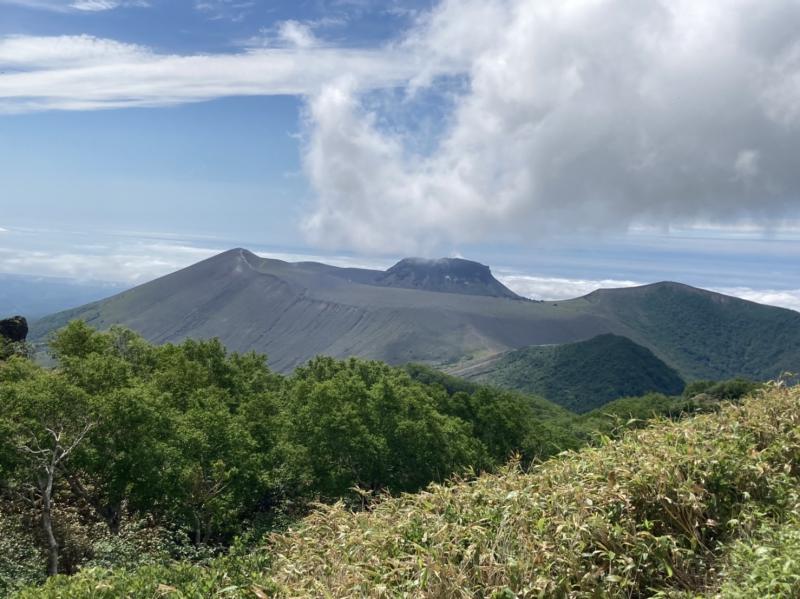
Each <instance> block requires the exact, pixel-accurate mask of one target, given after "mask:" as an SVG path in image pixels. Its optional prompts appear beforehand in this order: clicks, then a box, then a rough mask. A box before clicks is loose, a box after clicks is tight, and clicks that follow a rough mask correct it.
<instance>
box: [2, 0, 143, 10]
mask: <svg viewBox="0 0 800 599" xmlns="http://www.w3.org/2000/svg"><path fill="white" fill-rule="evenodd" d="M3 4H6V5H13V6H22V7H25V8H33V9H38V10H50V11H54V12H75V11H77V12H102V11H106V10H113V9H115V8H122V7H146V6H150V3H149V2H147V1H146V0H0V6H2V5H3Z"/></svg>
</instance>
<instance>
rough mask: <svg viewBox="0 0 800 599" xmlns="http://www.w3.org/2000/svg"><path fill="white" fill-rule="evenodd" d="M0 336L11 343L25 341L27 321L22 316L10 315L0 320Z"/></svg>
mask: <svg viewBox="0 0 800 599" xmlns="http://www.w3.org/2000/svg"><path fill="white" fill-rule="evenodd" d="M0 337H4V338H5V339H7V340H8V341H11V342H12V343H18V342H20V341H25V339H27V337H28V321H27V320H25V317H24V316H12V317H11V318H6V319H5V320H0Z"/></svg>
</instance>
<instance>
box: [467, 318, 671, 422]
mask: <svg viewBox="0 0 800 599" xmlns="http://www.w3.org/2000/svg"><path fill="white" fill-rule="evenodd" d="M454 374H458V371H455V372H454ZM462 374H463V375H465V376H466V378H468V379H470V380H476V381H481V382H485V383H489V384H493V385H497V386H498V387H505V388H508V389H514V390H517V391H523V392H526V393H533V394H537V395H541V396H543V397H545V398H547V399H549V400H550V401H552V402H554V403H556V404H558V405H560V406H562V407H565V408H567V409H569V410H572V411H574V412H578V413H583V412H588V411H590V410H593V409H595V408H599V407H600V406H603V405H605V404H607V403H608V402H610V401H612V400H615V399H618V398H620V397H636V396H640V395H644V394H645V393H650V392H656V393H663V394H665V395H677V394H680V393H681V392H682V391H683V388H684V382H683V380H682V379H681V377H680V376H679V375H678V373H677V372H676V371H675V370H674V369H672V368H670V367H669V366H667V365H666V364H665V363H664V362H663V361H661V360H659V359H658V358H657V357H656V356H655V355H654V354H653V352H651V351H650V350H649V349H647V348H646V347H642V346H641V345H638V344H636V343H634V342H633V341H631V340H630V339H627V338H626V337H620V336H618V335H612V334H604V335H598V336H597V337H594V338H592V339H589V340H587V341H579V342H577V343H566V344H563V345H555V346H545V347H528V348H524V349H520V350H516V351H512V352H509V353H507V354H505V355H503V356H502V357H500V358H499V359H497V360H495V361H491V362H487V363H485V364H484V365H483V367H481V368H473V369H472V370H469V371H467V372H462Z"/></svg>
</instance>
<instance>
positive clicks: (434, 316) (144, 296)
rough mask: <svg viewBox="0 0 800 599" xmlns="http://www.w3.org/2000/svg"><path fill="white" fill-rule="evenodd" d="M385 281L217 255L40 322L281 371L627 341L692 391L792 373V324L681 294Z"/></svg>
mask: <svg viewBox="0 0 800 599" xmlns="http://www.w3.org/2000/svg"><path fill="white" fill-rule="evenodd" d="M376 273H377V275H380V271H371V270H362V269H339V268H336V267H332V266H328V265H324V264H318V263H310V262H306V263H288V262H283V261H280V260H269V259H264V258H259V257H258V256H256V255H255V254H252V253H250V252H248V251H246V250H242V249H236V250H230V251H227V252H224V253H222V254H220V255H218V256H214V257H213V258H209V259H208V260H205V261H203V262H200V263H198V264H195V265H193V266H191V267H189V268H186V269H183V270H181V271H178V272H176V273H173V274H170V275H167V276H165V277H162V278H160V279H157V280H155V281H152V282H150V283H147V284H145V285H141V286H139V287H136V288H134V289H131V290H129V291H126V292H124V293H121V294H119V295H116V296H114V297H111V298H109V299H107V300H103V301H100V302H95V303H93V304H89V305H87V306H82V307H80V308H76V309H74V310H70V311H67V312H62V313H59V314H55V315H53V316H50V317H47V318H44V319H42V320H40V321H38V322H36V323H34V325H33V327H32V332H31V337H32V338H33V339H38V340H41V339H43V338H44V337H45V336H46V335H47V334H48V333H49V332H51V331H53V330H55V329H57V328H59V327H61V326H63V325H64V324H66V323H67V322H68V321H69V320H70V319H73V318H81V319H84V320H86V321H88V322H89V323H90V324H91V325H93V326H95V327H98V328H101V329H102V328H107V327H108V326H110V325H112V324H123V325H125V326H128V327H131V328H132V329H134V330H137V331H139V332H140V333H141V334H142V335H144V336H145V337H146V338H147V339H149V340H151V341H154V342H157V343H160V342H167V341H180V340H182V339H185V338H188V337H192V338H210V337H219V338H220V339H221V340H222V342H223V343H225V345H227V346H228V347H229V348H230V349H232V350H237V351H246V350H255V351H258V352H263V353H266V354H267V355H268V356H269V360H270V363H271V364H272V366H273V367H274V368H276V369H278V370H282V371H287V370H290V369H292V368H293V367H295V366H297V365H298V364H301V363H303V362H305V361H306V360H308V359H309V358H311V357H313V356H315V355H317V354H327V355H331V356H335V357H345V356H361V357H365V358H375V359H380V360H385V361H387V362H390V363H393V364H399V363H405V362H409V361H422V362H428V363H432V364H436V365H444V364H454V363H456V362H458V363H460V365H464V364H467V365H468V364H469V362H470V360H480V359H484V358H486V357H489V356H491V355H494V354H498V353H500V352H504V351H508V350H511V349H519V348H522V347H526V346H530V345H545V344H558V343H567V342H572V341H582V340H585V339H589V338H591V337H594V336H595V335H598V334H601V333H615V334H617V335H623V336H626V337H628V338H630V339H632V340H634V341H635V342H637V343H639V344H641V345H644V346H645V347H647V348H649V349H650V350H652V351H653V352H654V353H655V354H656V355H657V356H658V357H659V358H661V359H662V360H663V361H664V362H666V363H667V364H669V365H670V366H672V367H673V368H676V369H677V370H678V371H679V372H680V374H681V375H682V376H683V377H684V378H685V379H687V380H694V379H697V378H717V379H718V378H727V377H732V376H737V375H745V376H751V377H754V378H761V379H763V378H770V377H774V376H778V375H779V374H780V373H781V371H783V370H793V371H797V370H798V369H800V313H797V312H793V311H790V310H783V309H780V308H773V307H769V306H762V305H759V304H754V303H752V302H746V301H743V300H739V299H736V298H732V297H728V296H723V295H719V294H715V293H711V292H707V291H704V290H700V289H695V288H692V287H687V286H685V285H679V284H674V283H659V284H654V285H648V286H645V287H639V288H628V289H617V290H603V291H598V292H595V293H592V294H589V295H587V296H585V297H582V298H577V299H574V300H569V301H560V302H531V301H522V300H519V299H511V298H504V297H490V296H486V295H469V294H465V293H454V292H448V293H443V292H436V291H426V290H421V289H408V288H398V287H384V286H380V285H379V284H377V285H376V283H375V280H376V279H375V277H376V276H377V275H376Z"/></svg>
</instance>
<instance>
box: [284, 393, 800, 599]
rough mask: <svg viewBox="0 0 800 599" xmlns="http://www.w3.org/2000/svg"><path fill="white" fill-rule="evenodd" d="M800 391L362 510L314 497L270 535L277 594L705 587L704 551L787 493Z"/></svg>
mask: <svg viewBox="0 0 800 599" xmlns="http://www.w3.org/2000/svg"><path fill="white" fill-rule="evenodd" d="M798 399H800V394H799V393H798V392H797V391H789V390H786V389H781V388H773V389H771V390H770V391H769V392H768V394H766V395H765V396H764V397H759V398H755V399H751V400H748V401H746V402H745V403H744V404H743V405H742V406H740V407H737V406H730V407H726V408H725V409H723V410H722V412H720V413H718V414H713V415H705V416H699V417H696V418H693V419H691V420H689V421H685V422H682V423H669V422H664V423H660V424H658V425H656V426H654V427H653V428H651V429H648V430H644V431H640V432H636V433H633V434H631V435H628V436H627V437H625V438H624V439H623V440H621V441H619V442H616V443H610V444H606V445H605V446H602V447H596V448H591V449H586V450H583V451H580V452H577V453H571V454H565V455H563V456H561V457H558V458H556V459H553V460H551V461H549V462H546V463H545V464H543V465H541V466H539V467H536V468H535V469H533V470H532V471H531V472H528V473H523V472H521V471H520V469H519V468H517V467H515V466H511V467H509V468H508V469H507V470H506V471H505V472H503V473H501V474H500V475H491V476H484V477H481V478H479V479H478V480H476V481H474V482H469V483H461V484H455V485H446V486H434V487H432V488H430V489H429V490H428V491H427V492H424V493H419V494H416V495H407V496H404V497H401V498H397V499H389V500H385V501H382V502H380V503H378V504H377V505H376V506H374V508H373V509H372V510H371V511H369V512H364V513H356V514H353V513H351V512H348V511H347V510H346V509H345V508H344V507H343V506H342V505H335V506H332V507H321V508H320V509H319V510H318V511H317V512H316V513H315V514H313V515H312V516H310V517H309V518H308V519H306V520H305V521H304V523H303V525H302V526H301V527H300V528H299V529H297V530H295V531H292V532H290V533H289V534H284V535H279V536H275V537H273V538H272V539H271V541H270V546H271V548H272V550H273V551H274V553H275V559H274V562H273V567H272V573H273V577H272V579H273V580H274V581H275V582H276V583H277V584H278V585H279V586H280V588H281V589H282V592H283V594H285V595H286V596H291V597H301V596H303V597H304V596H334V597H362V596H376V597H380V596H385V597H390V596H391V597H394V596H398V595H405V596H409V597H489V596H497V597H512V596H518V597H549V596H574V597H595V596H604V597H635V596H644V595H651V594H653V593H654V592H655V591H656V590H657V589H661V590H664V589H694V590H699V589H703V588H705V587H706V586H707V585H708V584H713V583H714V582H715V581H714V566H715V563H716V561H717V560H716V558H717V548H718V547H719V545H720V544H721V543H722V542H725V541H726V540H728V539H732V538H737V537H739V536H741V535H742V534H744V533H746V532H747V530H748V528H749V527H750V526H752V525H753V523H754V520H756V519H758V518H759V517H760V515H761V514H762V512H770V511H772V512H779V511H780V510H782V509H784V508H785V507H786V505H787V504H790V503H792V502H794V501H795V499H796V498H795V496H794V489H795V486H796V479H795V475H796V474H797V473H798V468H800V463H799V462H798V457H800V436H799V435H798V430H799V429H798V425H799V424H800V402H798Z"/></svg>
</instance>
